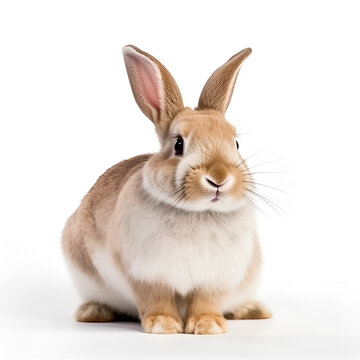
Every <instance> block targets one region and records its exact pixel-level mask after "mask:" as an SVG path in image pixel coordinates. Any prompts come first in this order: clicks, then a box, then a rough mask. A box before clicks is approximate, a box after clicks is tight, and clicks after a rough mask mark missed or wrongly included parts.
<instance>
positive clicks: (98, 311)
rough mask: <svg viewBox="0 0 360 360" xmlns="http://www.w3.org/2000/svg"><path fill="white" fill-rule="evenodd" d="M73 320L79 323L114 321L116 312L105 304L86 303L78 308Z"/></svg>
mask: <svg viewBox="0 0 360 360" xmlns="http://www.w3.org/2000/svg"><path fill="white" fill-rule="evenodd" d="M75 319H76V320H77V321H79V322H109V321H115V320H116V312H115V311H114V310H112V309H111V308H110V307H109V306H107V305H105V304H99V303H94V302H88V303H85V304H82V305H81V306H80V307H79V308H78V310H77V311H76V314H75Z"/></svg>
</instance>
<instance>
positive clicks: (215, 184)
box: [205, 177, 222, 188]
mask: <svg viewBox="0 0 360 360" xmlns="http://www.w3.org/2000/svg"><path fill="white" fill-rule="evenodd" d="M205 179H206V181H207V182H208V184H210V185H211V186H213V187H216V188H219V187H220V186H221V185H222V184H217V183H216V182H214V181H213V180H210V179H209V178H208V177H206V178H205Z"/></svg>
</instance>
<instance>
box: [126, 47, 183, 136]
mask: <svg viewBox="0 0 360 360" xmlns="http://www.w3.org/2000/svg"><path fill="white" fill-rule="evenodd" d="M123 54H124V60H125V65H126V70H127V73H128V76H129V80H130V85H131V89H132V92H133V94H134V97H135V100H136V102H137V104H138V106H139V107H140V109H141V111H142V112H143V113H144V114H145V115H146V116H147V117H148V118H149V119H150V120H151V121H152V122H153V123H154V124H155V126H156V130H157V132H158V134H159V135H160V137H164V136H165V135H166V134H167V131H168V128H169V124H170V122H171V120H172V119H173V118H174V117H175V116H176V114H177V113H179V112H180V111H181V110H183V109H184V105H183V100H182V97H181V93H180V90H179V88H178V86H177V84H176V82H175V80H174V78H173V77H172V76H171V74H170V73H169V71H168V70H167V69H166V68H165V67H164V66H163V65H162V64H161V63H160V62H159V61H158V60H157V59H155V58H154V57H153V56H151V55H149V54H147V53H146V52H144V51H142V50H140V49H138V48H137V47H135V46H133V45H128V46H125V47H124V48H123Z"/></svg>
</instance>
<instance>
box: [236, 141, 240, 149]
mask: <svg viewBox="0 0 360 360" xmlns="http://www.w3.org/2000/svg"><path fill="white" fill-rule="evenodd" d="M235 142H236V148H237V149H238V150H239V143H238V142H237V141H236V140H235Z"/></svg>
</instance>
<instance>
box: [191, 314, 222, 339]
mask: <svg viewBox="0 0 360 360" xmlns="http://www.w3.org/2000/svg"><path fill="white" fill-rule="evenodd" d="M226 331H227V327H226V321H225V319H224V317H223V316H222V315H195V316H191V317H189V318H188V320H187V322H186V327H185V332H186V333H188V334H198V335H209V334H223V333H225V332H226Z"/></svg>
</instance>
